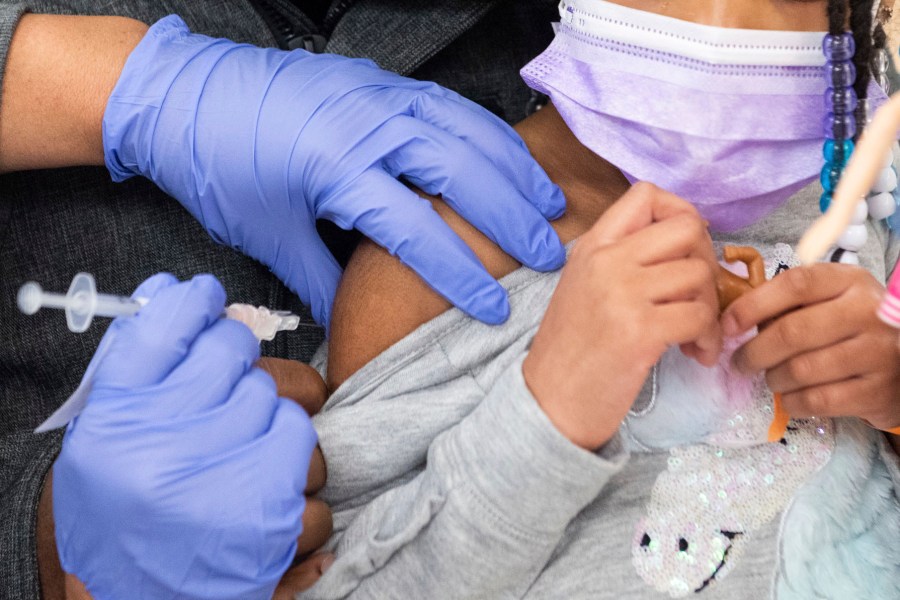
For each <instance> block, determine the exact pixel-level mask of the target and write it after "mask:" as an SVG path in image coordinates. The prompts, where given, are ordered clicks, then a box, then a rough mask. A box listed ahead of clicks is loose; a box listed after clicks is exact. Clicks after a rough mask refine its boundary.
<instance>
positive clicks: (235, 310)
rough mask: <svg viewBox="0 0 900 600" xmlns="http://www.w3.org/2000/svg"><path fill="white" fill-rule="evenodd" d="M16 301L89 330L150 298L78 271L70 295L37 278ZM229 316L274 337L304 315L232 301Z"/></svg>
mask: <svg viewBox="0 0 900 600" xmlns="http://www.w3.org/2000/svg"><path fill="white" fill-rule="evenodd" d="M16 301H17V303H18V305H19V310H21V311H22V312H23V313H25V314H26V315H33V314H34V313H36V312H37V311H39V310H40V309H41V308H59V309H62V310H65V311H66V324H67V325H68V326H69V329H70V330H71V331H73V332H75V333H82V332H84V331H87V328H88V327H90V325H91V321H92V320H93V319H94V317H109V318H113V319H114V318H116V317H130V316H133V315H134V314H136V313H137V312H138V311H139V310H140V309H141V307H143V306H145V305H146V304H147V302H148V301H149V300H148V299H147V298H141V297H137V298H129V297H128V296H114V295H112V294H98V293H97V284H96V283H95V281H94V276H93V275H91V274H90V273H78V274H77V275H75V278H74V279H72V284H71V285H70V286H69V291H68V292H67V293H66V295H65V296H64V295H62V294H56V293H53V292H45V291H44V290H43V289H42V288H41V286H40V285H39V284H37V283H36V282H34V281H29V282H27V283H25V284H24V285H23V286H22V287H21V288H19V293H18V296H17V297H16ZM222 316H223V317H225V318H228V319H234V320H235V321H240V322H242V323H244V324H245V325H246V326H247V327H249V328H250V330H251V331H253V334H254V335H255V336H256V337H257V338H258V339H259V340H260V341H263V340H271V339H273V338H274V337H275V334H276V333H278V332H279V331H293V330H295V329H297V327H299V326H300V317H298V316H297V315H294V314H291V313H290V312H289V311H283V310H269V309H268V308H266V307H264V306H259V307H253V306H250V305H248V304H232V305H230V306H228V307H227V308H226V309H225V311H224V312H223V313H222Z"/></svg>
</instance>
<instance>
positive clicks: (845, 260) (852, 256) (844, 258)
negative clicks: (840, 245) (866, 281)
mask: <svg viewBox="0 0 900 600" xmlns="http://www.w3.org/2000/svg"><path fill="white" fill-rule="evenodd" d="M838 262H839V263H841V264H842V265H853V266H855V267H858V266H859V254H857V253H856V252H851V251H850V250H844V253H843V254H841V258H840V259H838Z"/></svg>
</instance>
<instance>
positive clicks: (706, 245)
mask: <svg viewBox="0 0 900 600" xmlns="http://www.w3.org/2000/svg"><path fill="white" fill-rule="evenodd" d="M622 246H623V248H626V249H627V251H628V253H629V254H630V255H632V256H633V257H634V259H635V260H636V261H637V262H638V263H639V264H641V265H653V264H658V263H661V262H665V261H669V260H675V259H678V258H684V257H687V256H695V257H697V258H702V259H703V260H706V261H708V262H709V264H710V268H712V265H714V264H716V260H715V251H714V250H713V247H712V238H710V236H709V232H708V231H707V229H706V222H705V221H703V220H702V219H700V218H698V217H696V216H694V215H686V214H681V215H676V216H674V217H671V218H670V219H667V220H665V221H661V222H658V223H653V224H651V225H648V226H647V227H645V228H644V229H641V230H640V231H637V232H635V233H632V234H631V235H629V236H628V237H627V238H626V239H624V240H623V241H622Z"/></svg>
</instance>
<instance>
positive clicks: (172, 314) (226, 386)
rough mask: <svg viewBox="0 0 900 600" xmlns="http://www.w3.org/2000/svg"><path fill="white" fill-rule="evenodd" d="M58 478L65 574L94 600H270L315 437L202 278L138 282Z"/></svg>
mask: <svg viewBox="0 0 900 600" xmlns="http://www.w3.org/2000/svg"><path fill="white" fill-rule="evenodd" d="M135 295H136V296H144V297H147V298H150V302H149V304H147V306H145V307H144V308H142V309H141V311H140V313H138V314H137V315H136V316H134V317H130V318H120V319H116V320H115V321H114V322H113V323H112V325H111V326H110V329H109V331H108V332H107V334H106V337H105V338H104V342H106V340H107V339H109V338H110V336H112V339H111V340H109V344H110V347H109V350H108V351H107V353H106V354H105V356H104V357H103V358H102V359H101V362H100V364H99V366H98V368H97V371H96V373H95V379H94V386H93V390H92V392H91V393H90V395H89V397H88V401H87V405H86V407H85V409H84V411H83V412H82V413H81V414H80V415H79V416H78V417H77V418H76V419H75V420H74V421H73V422H72V423H71V424H70V425H69V429H68V431H67V432H66V436H65V438H64V441H63V447H62V452H61V454H60V455H59V458H58V459H57V460H56V463H55V465H54V467H53V515H54V520H55V524H56V543H57V546H58V550H59V557H60V561H61V563H62V567H63V570H65V571H66V572H67V573H72V574H73V575H75V576H77V577H78V579H80V580H81V581H82V582H83V583H84V584H85V585H86V586H87V589H88V591H89V592H91V594H92V596H93V598H94V599H95V600H122V599H123V598H130V599H144V598H147V599H150V598H153V599H154V600H156V599H159V598H176V597H177V598H187V599H200V598H203V599H211V600H212V599H215V600H223V599H226V600H227V599H242V600H243V599H255V598H260V599H262V598H266V599H268V598H271V597H272V593H273V591H274V589H275V586H276V584H277V583H278V581H279V579H280V578H281V576H282V574H283V573H284V572H285V570H287V568H288V566H289V565H290V563H291V561H292V560H293V558H294V553H295V551H296V548H297V536H298V535H299V534H300V532H301V528H302V527H301V516H302V514H303V509H304V504H305V501H304V487H305V485H306V475H307V470H308V468H309V462H310V456H311V454H312V451H313V448H314V447H315V445H316V434H315V431H314V430H313V428H312V425H311V423H310V421H309V418H308V417H307V416H306V414H305V413H304V412H303V410H302V409H300V408H299V407H298V406H297V405H296V404H295V403H294V402H291V401H289V400H286V399H282V398H279V397H278V396H277V395H276V393H275V383H274V381H273V380H272V378H271V377H269V375H267V374H266V373H264V372H263V371H261V370H260V369H258V368H255V367H254V366H253V364H254V363H255V362H256V360H257V358H258V357H259V343H258V342H257V340H256V338H255V337H253V334H252V333H251V332H250V330H249V329H248V328H247V327H246V326H245V325H243V324H242V323H239V322H237V321H232V320H228V319H223V318H220V316H221V314H222V310H223V308H224V304H225V292H224V291H223V290H222V286H221V285H220V284H219V282H218V281H217V280H216V279H215V278H213V277H211V276H208V275H201V276H199V277H195V278H194V279H193V280H191V281H189V282H186V283H178V282H177V281H176V280H175V279H174V278H173V277H172V276H170V275H157V276H155V277H152V278H151V279H149V280H147V281H146V282H144V284H143V285H141V286H140V287H139V288H138V289H137V291H136V292H135Z"/></svg>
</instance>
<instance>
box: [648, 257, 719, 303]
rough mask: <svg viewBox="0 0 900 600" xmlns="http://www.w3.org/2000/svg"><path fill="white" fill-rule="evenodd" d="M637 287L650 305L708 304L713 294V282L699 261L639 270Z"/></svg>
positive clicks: (667, 264)
mask: <svg viewBox="0 0 900 600" xmlns="http://www.w3.org/2000/svg"><path fill="white" fill-rule="evenodd" d="M638 278H639V280H638V285H639V286H640V287H641V288H642V289H643V290H645V295H646V298H647V299H648V300H650V301H651V302H653V303H654V304H664V303H666V302H685V301H690V300H696V299H702V300H704V301H709V300H710V298H711V297H712V295H713V293H714V292H715V285H716V283H715V280H714V278H713V275H712V271H711V270H710V268H709V264H708V263H707V262H706V261H705V260H703V259H700V258H685V259H681V260H675V261H670V262H666V263H662V264H656V265H652V266H649V267H646V268H644V269H641V271H640V273H639V275H638Z"/></svg>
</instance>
